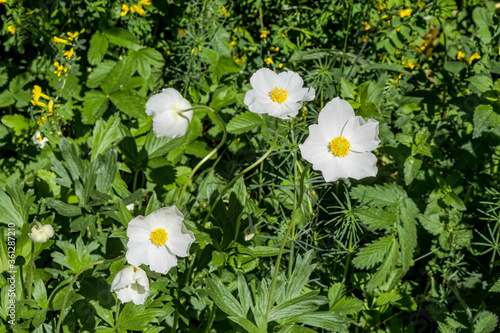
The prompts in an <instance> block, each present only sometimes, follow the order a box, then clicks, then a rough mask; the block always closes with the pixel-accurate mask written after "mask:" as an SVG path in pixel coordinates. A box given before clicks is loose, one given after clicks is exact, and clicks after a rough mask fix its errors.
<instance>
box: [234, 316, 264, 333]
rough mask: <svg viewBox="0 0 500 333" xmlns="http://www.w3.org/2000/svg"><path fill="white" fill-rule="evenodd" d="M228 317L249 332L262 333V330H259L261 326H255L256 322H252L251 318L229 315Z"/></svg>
mask: <svg viewBox="0 0 500 333" xmlns="http://www.w3.org/2000/svg"><path fill="white" fill-rule="evenodd" d="M228 319H230V320H232V321H234V322H235V323H236V324H238V325H240V326H241V327H243V328H244V329H245V330H246V331H247V332H249V333H262V330H259V328H258V327H257V326H255V324H254V323H252V322H251V321H250V320H248V319H246V318H242V317H236V316H229V317H228Z"/></svg>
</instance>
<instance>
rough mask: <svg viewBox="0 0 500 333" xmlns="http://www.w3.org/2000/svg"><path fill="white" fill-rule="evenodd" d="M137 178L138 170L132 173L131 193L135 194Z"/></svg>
mask: <svg viewBox="0 0 500 333" xmlns="http://www.w3.org/2000/svg"><path fill="white" fill-rule="evenodd" d="M138 177H139V170H135V173H134V182H133V184H132V193H133V192H135V190H137V178H138Z"/></svg>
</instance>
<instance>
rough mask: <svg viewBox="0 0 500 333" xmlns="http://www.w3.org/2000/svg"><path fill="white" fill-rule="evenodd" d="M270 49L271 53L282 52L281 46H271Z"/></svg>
mask: <svg viewBox="0 0 500 333" xmlns="http://www.w3.org/2000/svg"><path fill="white" fill-rule="evenodd" d="M270 49H271V51H276V52H278V51H279V50H280V48H279V46H276V47H274V46H271V47H270Z"/></svg>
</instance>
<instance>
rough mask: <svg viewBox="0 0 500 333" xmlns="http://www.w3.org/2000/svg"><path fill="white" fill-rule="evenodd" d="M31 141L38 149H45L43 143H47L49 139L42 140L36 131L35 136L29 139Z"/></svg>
mask: <svg viewBox="0 0 500 333" xmlns="http://www.w3.org/2000/svg"><path fill="white" fill-rule="evenodd" d="M31 141H33V143H34V144H35V145H37V146H38V148H40V149H42V148H43V147H45V142H48V141H49V139H47V138H42V134H41V133H40V131H36V132H35V134H34V135H33V136H32V137H31Z"/></svg>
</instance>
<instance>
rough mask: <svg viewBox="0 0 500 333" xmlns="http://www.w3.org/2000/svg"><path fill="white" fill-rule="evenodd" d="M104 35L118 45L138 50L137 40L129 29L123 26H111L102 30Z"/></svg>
mask: <svg viewBox="0 0 500 333" xmlns="http://www.w3.org/2000/svg"><path fill="white" fill-rule="evenodd" d="M104 35H105V36H106V37H108V39H109V41H110V42H111V43H113V44H116V45H118V46H123V47H126V48H129V49H132V50H138V49H139V48H140V47H141V46H140V42H139V40H138V39H137V38H136V37H135V36H134V34H133V33H131V32H130V31H128V30H126V29H123V28H111V29H107V30H105V31H104Z"/></svg>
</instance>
